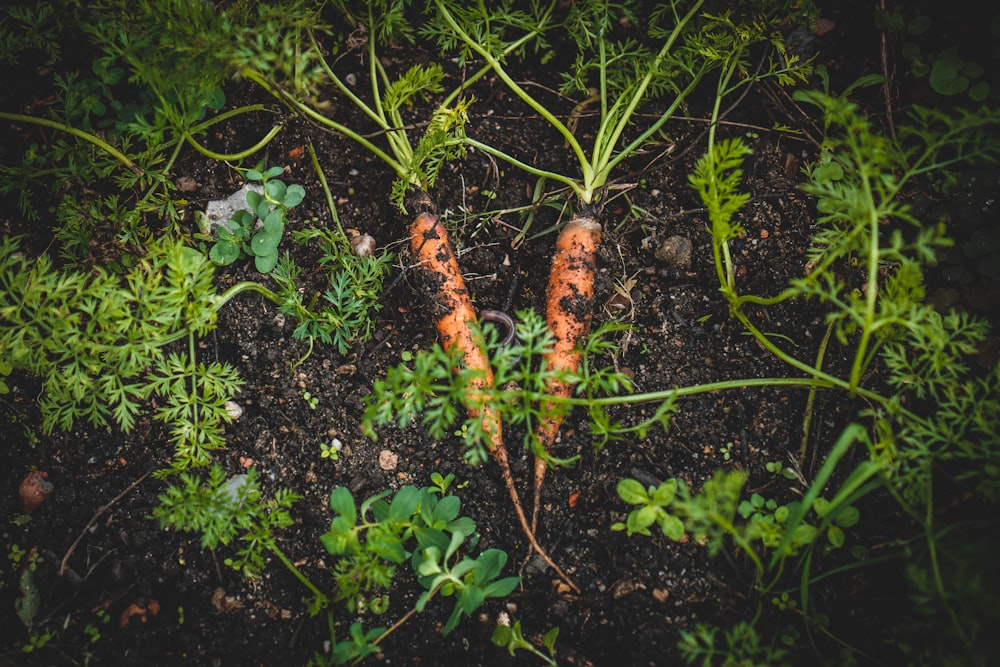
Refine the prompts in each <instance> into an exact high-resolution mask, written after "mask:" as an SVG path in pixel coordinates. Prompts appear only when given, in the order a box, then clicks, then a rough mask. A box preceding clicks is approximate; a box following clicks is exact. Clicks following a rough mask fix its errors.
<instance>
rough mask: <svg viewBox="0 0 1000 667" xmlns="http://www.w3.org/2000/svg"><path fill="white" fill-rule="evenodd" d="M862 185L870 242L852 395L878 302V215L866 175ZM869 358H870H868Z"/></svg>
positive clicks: (861, 370)
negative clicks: (862, 317) (863, 307)
mask: <svg viewBox="0 0 1000 667" xmlns="http://www.w3.org/2000/svg"><path fill="white" fill-rule="evenodd" d="M857 164H864V162H863V160H858V161H857ZM861 180H862V183H863V184H864V196H865V200H866V201H867V202H870V204H871V205H870V206H866V207H865V208H866V209H867V211H868V228H869V229H868V233H869V236H870V241H869V244H868V269H867V271H868V280H867V283H866V285H865V290H866V291H865V316H864V317H865V319H864V322H863V323H862V326H861V339H860V340H859V341H858V347H857V350H856V351H855V354H854V363H853V364H851V387H850V392H851V394H852V395H854V394H855V393H856V391H857V389H858V386H859V385H860V384H861V375H862V374H863V373H864V370H865V368H866V367H867V366H866V364H865V363H864V361H865V358H866V357H868V353H869V350H868V345H869V341H870V340H871V337H872V334H873V332H874V327H873V325H874V323H875V306H876V303H877V300H878V262H879V256H880V253H879V242H878V236H879V234H878V221H879V218H878V213H877V209H876V207H875V200H874V196H873V194H872V190H871V181H870V180H869V179H868V177H867V175H864V177H863V178H862V179H861ZM869 358H870V357H869Z"/></svg>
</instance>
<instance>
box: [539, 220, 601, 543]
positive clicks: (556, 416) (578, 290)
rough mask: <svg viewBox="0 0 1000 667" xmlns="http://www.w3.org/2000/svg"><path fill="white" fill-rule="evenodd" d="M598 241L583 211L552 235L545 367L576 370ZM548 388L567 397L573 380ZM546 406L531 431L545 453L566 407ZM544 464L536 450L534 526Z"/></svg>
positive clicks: (595, 227) (587, 325)
mask: <svg viewBox="0 0 1000 667" xmlns="http://www.w3.org/2000/svg"><path fill="white" fill-rule="evenodd" d="M600 244H601V224H600V223H599V222H598V221H597V219H596V218H594V217H592V216H590V215H584V214H579V215H577V216H575V217H574V218H573V219H572V220H570V221H569V222H568V223H567V224H566V226H565V227H564V228H563V230H562V232H561V233H560V234H559V238H558V239H556V251H555V254H554V255H553V257H552V267H551V270H550V272H549V286H548V289H547V291H546V295H545V319H546V322H547V323H548V327H549V331H551V332H552V336H553V337H554V339H555V340H554V341H553V345H552V349H551V350H550V351H549V353H548V354H546V355H545V357H544V359H543V364H544V365H545V367H546V368H547V369H548V370H551V371H568V372H574V373H575V372H576V370H577V369H578V367H579V366H580V358H581V352H580V342H581V340H582V339H583V337H584V336H586V335H587V333H588V332H589V331H590V320H591V312H592V305H593V301H594V274H595V269H596V265H597V247H598V246H599V245H600ZM547 390H548V393H549V394H551V395H553V396H560V397H568V396H569V395H570V394H571V393H572V391H573V385H572V384H570V383H568V382H563V381H560V380H553V381H552V382H550V383H549V386H548V388H547ZM546 411H547V412H550V416H549V417H548V418H545V419H543V420H542V421H541V423H539V424H538V428H537V429H536V430H535V434H536V435H537V436H538V440H539V442H540V443H541V446H542V448H543V449H544V450H545V451H546V452H548V451H549V450H550V449H551V448H552V444H553V443H554V442H555V439H556V436H557V435H558V434H559V427H560V426H562V422H563V419H564V418H565V416H566V412H567V410H564V409H559V408H558V407H557V406H556V405H555V404H554V403H549V404H548V406H546ZM547 467H548V463H547V462H546V460H545V458H544V457H542V456H537V455H536V456H535V486H534V492H535V506H534V510H533V511H532V516H531V528H532V531H534V529H535V526H536V525H537V522H538V508H539V504H540V502H541V495H542V484H543V483H544V482H545V471H546V469H547Z"/></svg>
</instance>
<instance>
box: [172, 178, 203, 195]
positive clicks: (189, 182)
mask: <svg viewBox="0 0 1000 667" xmlns="http://www.w3.org/2000/svg"><path fill="white" fill-rule="evenodd" d="M174 185H176V186H177V189H178V190H180V191H181V192H194V191H195V190H197V189H198V181H196V180H194V179H193V178H191V177H190V176H180V177H178V179H177V180H176V181H174Z"/></svg>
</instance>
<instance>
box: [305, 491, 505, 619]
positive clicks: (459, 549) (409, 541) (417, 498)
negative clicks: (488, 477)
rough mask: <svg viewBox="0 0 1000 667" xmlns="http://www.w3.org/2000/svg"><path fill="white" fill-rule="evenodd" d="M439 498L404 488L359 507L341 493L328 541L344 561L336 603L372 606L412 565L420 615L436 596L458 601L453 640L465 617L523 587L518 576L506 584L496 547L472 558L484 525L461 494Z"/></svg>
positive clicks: (337, 570) (333, 502)
mask: <svg viewBox="0 0 1000 667" xmlns="http://www.w3.org/2000/svg"><path fill="white" fill-rule="evenodd" d="M439 493H440V489H439V488H436V487H424V488H422V489H418V488H416V487H414V486H404V487H402V488H401V489H399V490H398V491H397V492H396V494H395V495H394V496H393V498H392V499H391V500H388V501H387V500H386V499H385V496H386V493H382V494H378V495H375V496H372V497H370V498H368V499H366V500H365V501H364V502H362V503H361V506H360V508H359V507H358V506H357V504H356V503H355V500H354V497H353V495H352V494H351V492H350V491H349V490H348V489H346V488H343V487H340V488H337V489H335V490H334V491H333V493H332V494H331V495H330V506H331V508H332V509H333V510H334V512H335V514H336V516H335V517H334V518H333V520H332V521H331V523H330V530H329V531H328V532H327V533H325V534H324V535H322V536H321V538H320V540H321V541H322V543H323V546H324V547H325V548H326V550H327V551H328V552H330V553H331V554H333V555H335V556H338V557H339V559H338V561H337V564H336V566H335V567H334V569H333V572H334V580H335V582H336V592H335V594H334V599H336V600H343V601H344V602H345V603H346V604H347V606H348V608H349V609H351V610H352V611H355V610H357V609H359V608H360V607H361V606H362V605H368V606H370V605H371V602H370V601H368V596H369V595H370V593H371V591H372V590H373V589H379V590H381V589H388V588H389V587H390V586H391V584H392V579H393V577H394V576H395V568H396V566H397V565H400V564H402V563H403V562H405V561H406V560H407V559H409V560H410V562H411V565H412V567H413V570H414V572H416V573H417V575H418V581H419V582H420V584H421V586H423V588H424V589H425V591H424V593H423V594H422V595H421V596H420V598H419V599H418V601H417V604H416V610H417V611H418V612H419V611H423V610H424V608H425V607H426V605H427V604H428V602H429V601H430V600H431V599H432V598H433V597H434V596H435V595H442V596H444V597H452V596H453V597H454V598H455V606H454V608H453V610H452V613H451V615H450V617H449V619H448V621H447V622H446V623H445V626H444V628H443V629H442V632H443V633H444V634H448V633H449V632H451V631H452V630H453V629H454V628H455V626H456V625H457V624H458V622H459V620H460V619H461V617H462V616H463V615H466V616H467V615H470V614H471V613H472V612H473V611H474V610H475V609H477V608H478V607H479V606H480V605H481V604H482V603H483V602H484V601H485V600H487V599H488V598H493V597H503V596H505V595H507V594H509V593H510V592H511V591H512V590H513V589H514V587H515V586H517V583H518V581H519V578H518V577H507V578H504V579H498V577H499V575H500V571H501V570H502V568H503V566H504V564H505V563H506V560H507V555H506V554H505V553H504V552H502V551H500V550H498V549H488V550H486V551H484V552H482V553H481V554H479V555H478V556H476V557H475V558H472V557H470V556H467V555H465V553H464V552H463V549H464V548H469V545H468V544H466V542H467V540H469V538H470V537H472V538H473V544H472V546H474V543H475V539H474V535H475V530H476V525H475V523H474V522H473V521H472V519H470V518H469V517H465V516H461V515H460V512H461V501H460V500H459V498H458V497H457V496H453V495H439ZM387 604H388V603H387V601H385V602H382V603H380V605H379V607H380V608H383V609H384V608H385V607H386V606H387Z"/></svg>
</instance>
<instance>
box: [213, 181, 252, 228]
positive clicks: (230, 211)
mask: <svg viewBox="0 0 1000 667" xmlns="http://www.w3.org/2000/svg"><path fill="white" fill-rule="evenodd" d="M248 192H256V193H257V194H263V193H264V186H262V185H261V184H260V183H247V184H246V185H244V186H243V187H242V188H240V189H239V190H237V191H236V192H234V193H233V194H231V195H229V197H227V198H226V199H215V200H212V201H210V202H208V204H206V206H205V216H206V224H207V225H208V227H209V229H208V230H207V231H208V232H209V233H211V232H212V231H214V230H213V229H212V228H213V227H215V226H219V225H223V226H225V227H226V228H227V229H229V224H228V223H229V220H230V218H232V217H233V215H234V214H235V213H236V211H250V205H249V204H247V193H248ZM251 212H252V211H251Z"/></svg>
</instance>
